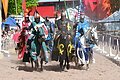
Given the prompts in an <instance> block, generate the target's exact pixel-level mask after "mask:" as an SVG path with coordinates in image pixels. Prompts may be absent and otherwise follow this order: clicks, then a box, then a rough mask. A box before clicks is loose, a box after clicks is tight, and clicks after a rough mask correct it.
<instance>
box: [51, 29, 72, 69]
mask: <svg viewBox="0 0 120 80" xmlns="http://www.w3.org/2000/svg"><path fill="white" fill-rule="evenodd" d="M72 48H73V46H72V37H71V35H70V34H66V31H61V32H58V33H57V34H56V35H55V38H54V46H53V52H52V60H56V61H59V62H60V70H61V71H64V69H65V68H66V69H69V68H70V64H69V62H70V56H71V54H72Z"/></svg>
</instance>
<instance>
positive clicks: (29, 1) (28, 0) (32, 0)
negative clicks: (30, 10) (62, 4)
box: [26, 0, 38, 7]
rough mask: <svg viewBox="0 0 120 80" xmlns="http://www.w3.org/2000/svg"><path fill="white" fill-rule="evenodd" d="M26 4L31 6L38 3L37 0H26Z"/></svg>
mask: <svg viewBox="0 0 120 80" xmlns="http://www.w3.org/2000/svg"><path fill="white" fill-rule="evenodd" d="M26 1H27V2H26V5H27V7H32V6H37V5H38V0H26Z"/></svg>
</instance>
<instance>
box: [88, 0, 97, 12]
mask: <svg viewBox="0 0 120 80" xmlns="http://www.w3.org/2000/svg"><path fill="white" fill-rule="evenodd" d="M88 1H89V4H90V7H91V10H92V11H94V10H95V8H96V7H97V4H98V0H88Z"/></svg>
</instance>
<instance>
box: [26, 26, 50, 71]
mask: <svg viewBox="0 0 120 80" xmlns="http://www.w3.org/2000/svg"><path fill="white" fill-rule="evenodd" d="M42 32H44V30H43V28H42V27H38V28H37V30H34V31H33V33H34V34H31V36H30V38H29V39H28V52H29V53H30V57H31V65H32V68H33V67H34V66H33V62H34V63H35V70H38V68H39V61H38V59H39V58H40V64H41V68H40V69H41V71H43V61H44V60H45V62H46V63H48V51H47V46H46V43H45V35H44V33H42ZM29 44H30V45H29Z"/></svg>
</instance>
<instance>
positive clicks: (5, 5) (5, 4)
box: [2, 0, 8, 17]
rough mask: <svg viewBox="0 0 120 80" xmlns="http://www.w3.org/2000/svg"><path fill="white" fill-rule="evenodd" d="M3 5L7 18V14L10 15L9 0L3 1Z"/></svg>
mask: <svg viewBox="0 0 120 80" xmlns="http://www.w3.org/2000/svg"><path fill="white" fill-rule="evenodd" d="M2 4H3V9H4V13H5V17H7V13H8V0H2Z"/></svg>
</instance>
